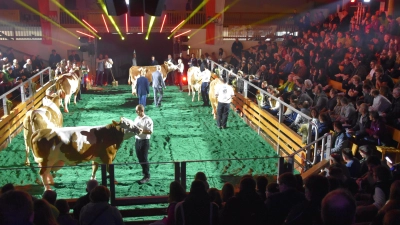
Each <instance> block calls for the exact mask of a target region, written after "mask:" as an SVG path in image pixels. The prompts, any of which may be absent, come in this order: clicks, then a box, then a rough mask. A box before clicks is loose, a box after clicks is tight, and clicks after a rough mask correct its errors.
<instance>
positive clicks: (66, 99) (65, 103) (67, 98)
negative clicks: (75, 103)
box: [64, 95, 71, 113]
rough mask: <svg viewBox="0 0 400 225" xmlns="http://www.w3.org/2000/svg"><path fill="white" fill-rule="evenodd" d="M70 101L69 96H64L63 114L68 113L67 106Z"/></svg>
mask: <svg viewBox="0 0 400 225" xmlns="http://www.w3.org/2000/svg"><path fill="white" fill-rule="evenodd" d="M70 99H71V96H70V95H65V98H64V112H66V113H68V112H69V111H68V104H69V101H70Z"/></svg>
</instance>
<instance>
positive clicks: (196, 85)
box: [187, 66, 202, 102]
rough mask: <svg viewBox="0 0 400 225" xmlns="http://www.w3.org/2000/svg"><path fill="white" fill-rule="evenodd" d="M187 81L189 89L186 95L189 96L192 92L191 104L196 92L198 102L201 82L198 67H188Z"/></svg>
mask: <svg viewBox="0 0 400 225" xmlns="http://www.w3.org/2000/svg"><path fill="white" fill-rule="evenodd" d="M187 80H188V89H189V93H188V95H190V92H192V102H193V101H194V96H195V95H196V91H197V94H198V99H197V101H200V92H201V82H202V78H201V71H200V67H197V66H192V67H190V68H189V69H188V71H187Z"/></svg>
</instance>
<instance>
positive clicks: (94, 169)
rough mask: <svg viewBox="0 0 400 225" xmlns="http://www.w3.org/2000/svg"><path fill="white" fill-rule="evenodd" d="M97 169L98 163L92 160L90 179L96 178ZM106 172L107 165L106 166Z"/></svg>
mask: <svg viewBox="0 0 400 225" xmlns="http://www.w3.org/2000/svg"><path fill="white" fill-rule="evenodd" d="M98 169H99V163H97V162H95V161H92V176H91V177H90V179H91V180H96V172H97V170H98ZM107 172H108V166H107Z"/></svg>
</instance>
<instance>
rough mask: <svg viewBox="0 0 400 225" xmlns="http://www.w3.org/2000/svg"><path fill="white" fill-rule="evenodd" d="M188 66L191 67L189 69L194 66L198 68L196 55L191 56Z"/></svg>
mask: <svg viewBox="0 0 400 225" xmlns="http://www.w3.org/2000/svg"><path fill="white" fill-rule="evenodd" d="M188 65H189V68H190V67H192V66H197V59H196V57H195V56H194V53H192V54H190V59H189V62H188Z"/></svg>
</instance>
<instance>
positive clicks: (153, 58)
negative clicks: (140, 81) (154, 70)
mask: <svg viewBox="0 0 400 225" xmlns="http://www.w3.org/2000/svg"><path fill="white" fill-rule="evenodd" d="M157 65H160V64H158V61H157V60H156V57H154V55H152V56H151V61H150V66H157Z"/></svg>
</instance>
